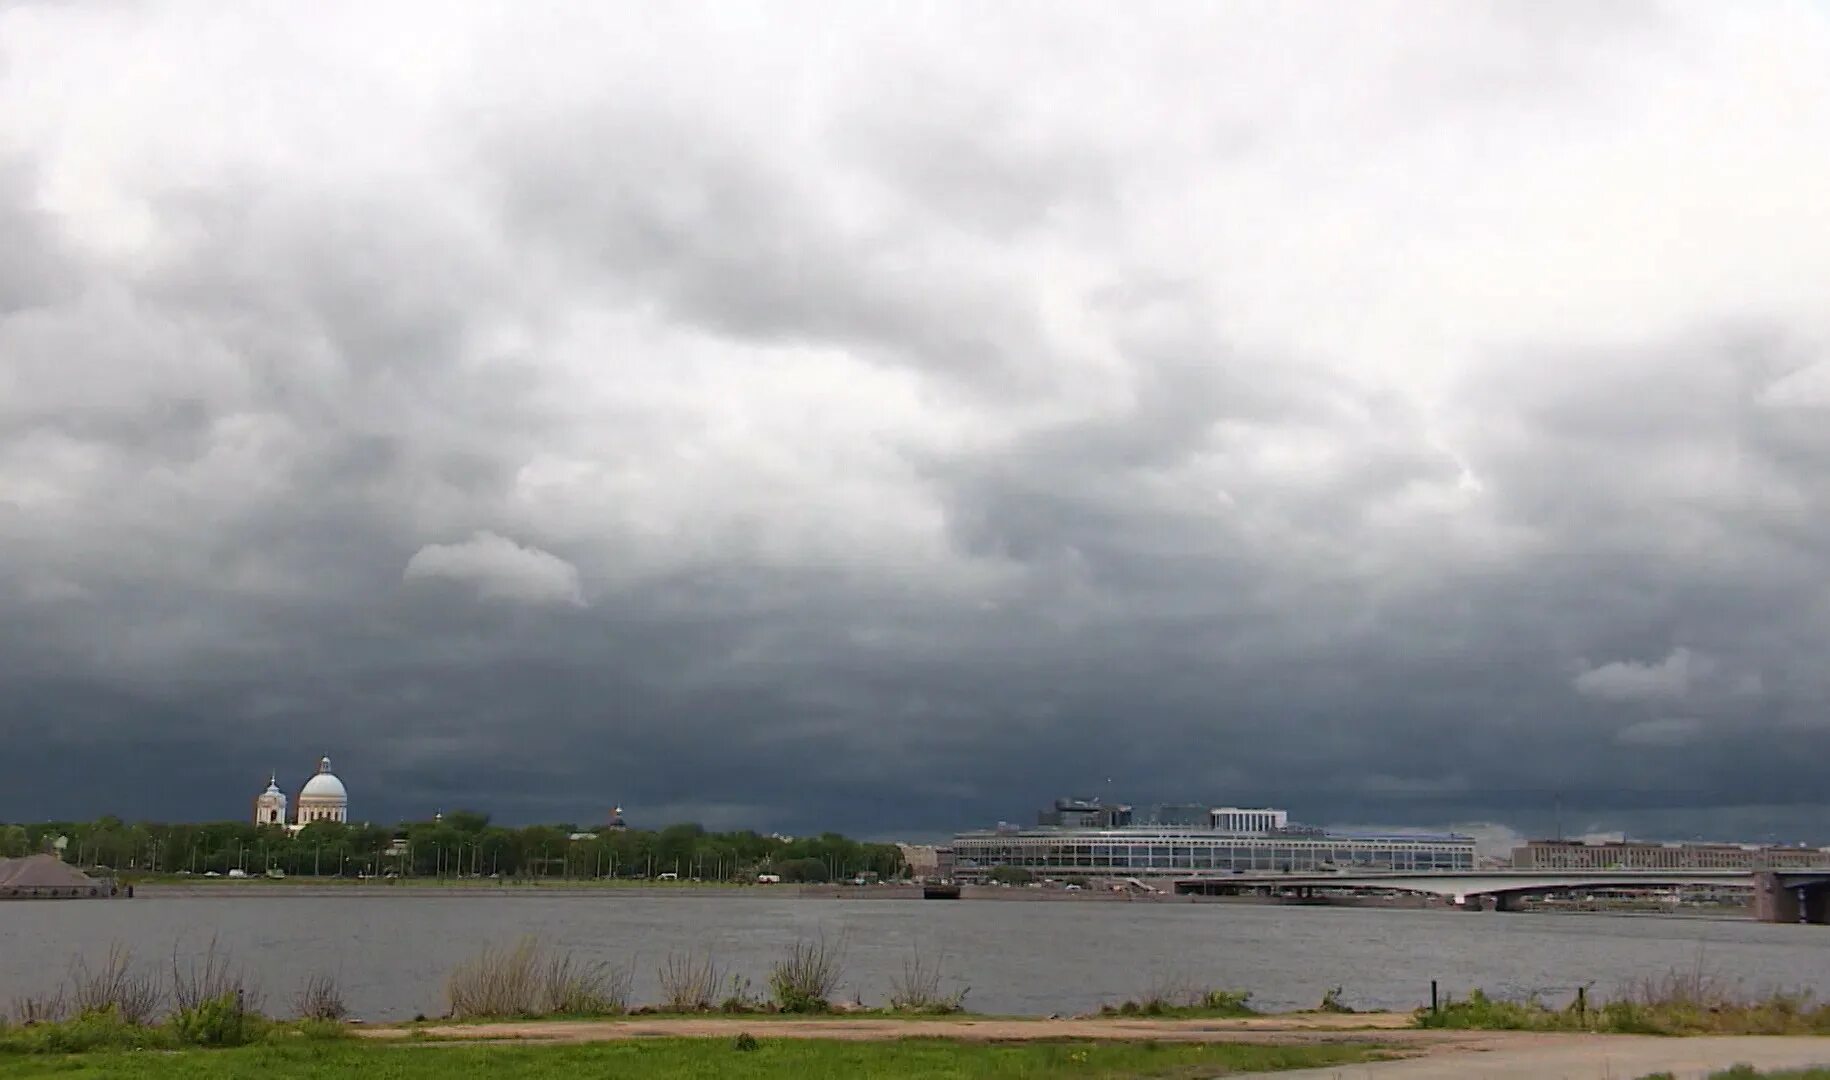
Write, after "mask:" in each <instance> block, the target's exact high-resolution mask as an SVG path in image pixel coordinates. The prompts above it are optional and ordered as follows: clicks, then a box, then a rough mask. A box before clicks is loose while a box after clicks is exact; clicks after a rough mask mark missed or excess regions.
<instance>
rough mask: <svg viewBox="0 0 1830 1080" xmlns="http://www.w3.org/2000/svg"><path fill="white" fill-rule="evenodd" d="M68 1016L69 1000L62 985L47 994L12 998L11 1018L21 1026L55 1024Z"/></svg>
mask: <svg viewBox="0 0 1830 1080" xmlns="http://www.w3.org/2000/svg"><path fill="white" fill-rule="evenodd" d="M69 1017H70V1001H69V998H67V997H66V996H65V995H64V989H63V987H61V986H60V987H58V988H57V989H55V990H52V991H51V992H50V993H47V994H38V995H27V996H25V997H18V998H14V999H13V1019H14V1020H16V1021H18V1022H19V1023H20V1024H21V1025H23V1026H27V1027H29V1026H31V1025H33V1024H55V1023H57V1022H58V1021H60V1020H67V1019H69Z"/></svg>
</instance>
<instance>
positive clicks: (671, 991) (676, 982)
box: [657, 953, 724, 1013]
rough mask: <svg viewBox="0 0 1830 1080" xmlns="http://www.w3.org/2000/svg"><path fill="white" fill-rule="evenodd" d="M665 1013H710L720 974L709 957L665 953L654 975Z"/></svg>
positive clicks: (721, 980)
mask: <svg viewBox="0 0 1830 1080" xmlns="http://www.w3.org/2000/svg"><path fill="white" fill-rule="evenodd" d="M657 975H658V978H659V981H660V983H661V1008H662V1010H663V1011H665V1012H681V1013H693V1012H711V1011H712V1006H713V1004H714V1000H715V996H716V995H717V993H718V986H719V984H720V983H722V982H723V981H724V979H723V974H722V973H721V972H720V970H719V968H718V965H717V964H716V963H714V962H713V960H712V958H711V956H710V955H709V954H707V955H706V956H704V957H695V956H693V955H692V954H691V953H687V954H684V955H681V954H675V953H668V954H667V959H666V960H665V961H664V962H663V963H662V964H661V969H660V971H659V972H658V973H657Z"/></svg>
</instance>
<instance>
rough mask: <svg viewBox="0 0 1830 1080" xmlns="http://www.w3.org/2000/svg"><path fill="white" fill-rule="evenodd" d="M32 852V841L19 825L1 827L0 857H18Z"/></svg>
mask: <svg viewBox="0 0 1830 1080" xmlns="http://www.w3.org/2000/svg"><path fill="white" fill-rule="evenodd" d="M31 853H32V841H31V840H30V838H28V837H27V836H26V835H25V829H24V827H23V826H19V825H7V826H5V827H4V828H0V859H16V858H19V857H20V856H22V855H30V854H31Z"/></svg>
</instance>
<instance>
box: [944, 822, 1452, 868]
mask: <svg viewBox="0 0 1830 1080" xmlns="http://www.w3.org/2000/svg"><path fill="white" fill-rule="evenodd" d="M953 864H954V865H953V876H954V878H955V879H957V880H960V881H977V880H983V879H985V878H986V877H987V876H988V875H989V874H990V873H991V871H992V870H994V869H996V868H997V867H1000V866H1014V867H1020V868H1022V869H1024V870H1028V871H1030V872H1031V873H1033V874H1036V875H1037V876H1040V877H1138V878H1143V877H1212V876H1218V875H1224V874H1267V873H1272V874H1274V873H1291V874H1308V873H1323V872H1327V871H1330V870H1472V869H1474V838H1473V837H1469V836H1456V835H1449V834H1444V835H1399V836H1385V835H1372V834H1358V833H1355V834H1334V833H1324V832H1321V831H1319V830H1300V829H1289V830H1284V831H1274V832H1263V833H1255V834H1242V833H1234V832H1222V831H1219V830H1215V829H1189V828H1160V827H1133V828H1119V829H1070V828H1049V827H1040V828H1035V829H1023V830H1017V831H995V832H969V833H961V834H960V835H959V836H957V837H955V838H954V841H953Z"/></svg>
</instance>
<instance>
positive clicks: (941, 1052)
mask: <svg viewBox="0 0 1830 1080" xmlns="http://www.w3.org/2000/svg"><path fill="white" fill-rule="evenodd" d="M1380 1054H1381V1051H1380V1050H1379V1049H1378V1048H1376V1047H1372V1046H1367V1045H1353V1044H1329V1045H1307V1046H1261V1045H1251V1044H1239V1043H1203V1044H1190V1043H1140V1042H1030V1043H1020V1044H1012V1043H984V1042H955V1041H947V1040H941V1039H896V1040H889V1041H878V1042H858V1041H840V1040H821V1039H771V1038H768V1037H767V1033H766V1032H765V1033H763V1034H762V1035H761V1036H752V1037H750V1038H748V1039H747V1040H746V1039H742V1038H740V1039H736V1040H732V1039H640V1040H629V1041H626V1042H613V1043H595V1044H588V1045H573V1046H551V1045H549V1046H505V1045H488V1046H472V1045H448V1046H441V1047H440V1048H439V1050H438V1052H437V1053H428V1052H427V1051H426V1050H424V1049H423V1048H420V1047H412V1046H400V1045H386V1044H382V1043H378V1042H374V1041H370V1040H354V1039H344V1040H309V1039H303V1038H298V1037H294V1038H292V1039H290V1040H289V1041H279V1042H266V1043H262V1044H261V1045H258V1046H251V1047H247V1048H243V1049H238V1050H220V1051H186V1052H178V1053H169V1054H156V1055H154V1054H136V1055H134V1056H133V1058H132V1073H133V1075H134V1076H135V1077H138V1078H142V1080H165V1078H171V1080H240V1078H242V1077H248V1076H263V1077H274V1078H276V1080H278V1078H294V1077H310V1078H314V1080H318V1078H326V1080H327V1078H332V1077H356V1076H377V1075H385V1076H388V1077H390V1078H392V1080H469V1078H471V1077H479V1078H481V1077H496V1076H515V1077H520V1078H523V1080H543V1078H546V1077H552V1078H554V1080H560V1078H570V1077H576V1076H639V1077H642V1078H644V1080H676V1078H688V1077H706V1076H717V1077H720V1078H732V1080H829V1078H830V1080H853V1078H856V1077H898V1078H903V1077H908V1078H934V1080H940V1078H948V1080H959V1078H968V1077H997V1078H999V1080H1027V1078H1032V1077H1033V1078H1041V1077H1057V1076H1061V1077H1086V1078H1095V1077H1097V1078H1110V1077H1121V1076H1123V1077H1187V1076H1225V1075H1228V1074H1234V1073H1246V1072H1263V1071H1269V1070H1278V1069H1300V1068H1320V1067H1326V1066H1333V1065H1346V1064H1351V1063H1353V1062H1358V1061H1366V1060H1370V1059H1373V1058H1376V1057H1378V1056H1380ZM120 1060H121V1058H120V1057H118V1056H116V1055H112V1054H105V1053H88V1054H83V1055H80V1056H75V1057H62V1058H44V1059H31V1058H19V1059H15V1060H12V1061H9V1062H7V1064H6V1066H5V1071H6V1075H7V1076H8V1078H9V1080H36V1078H50V1077H59V1078H62V1077H73V1076H93V1075H105V1074H108V1073H110V1072H111V1071H112V1070H113V1069H114V1068H117V1067H118V1066H116V1065H115V1064H114V1063H116V1062H118V1061H120Z"/></svg>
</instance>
